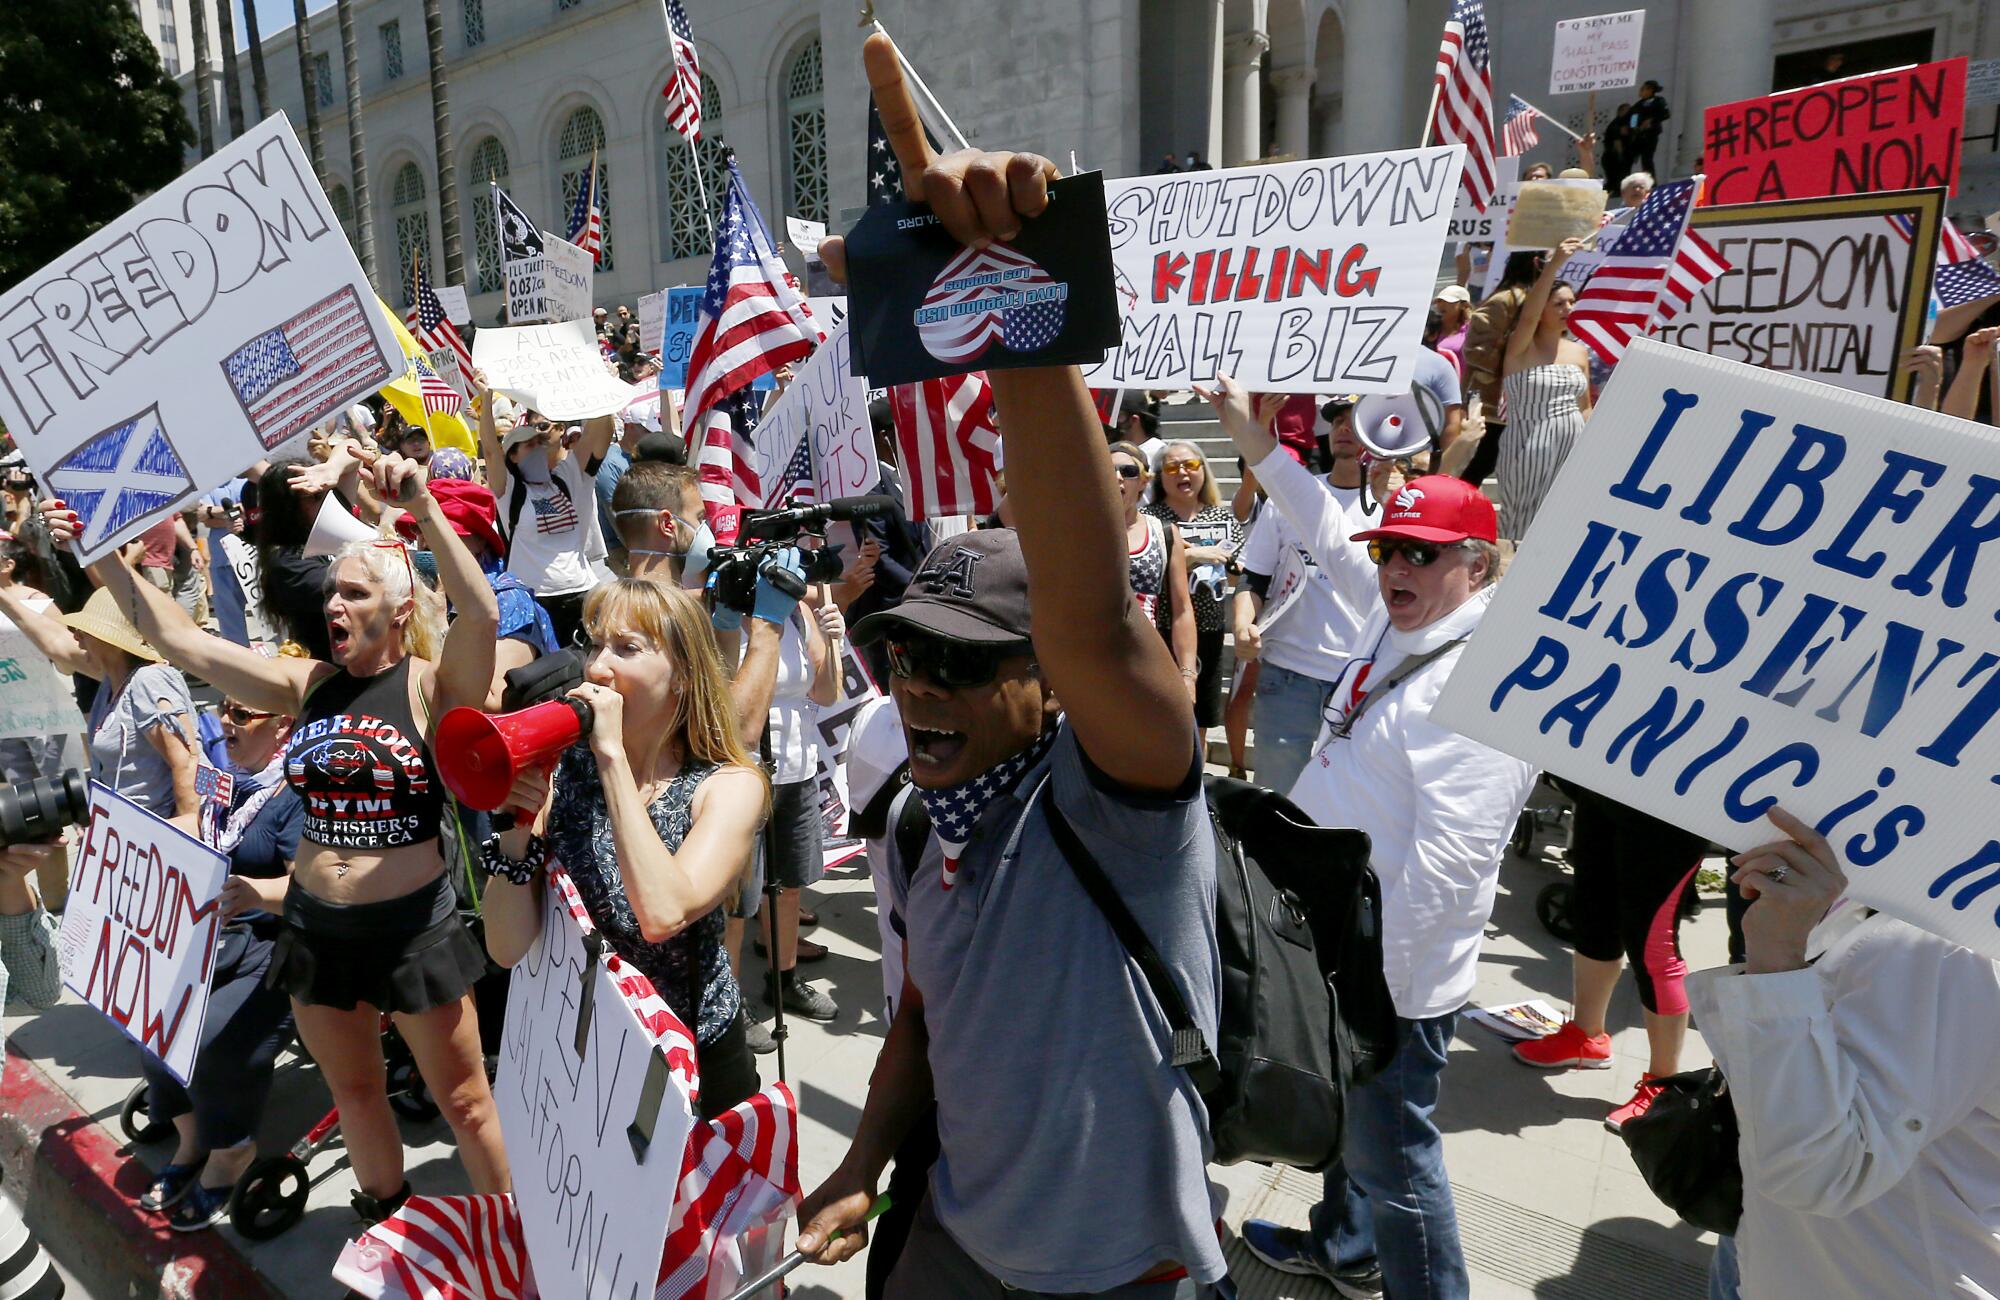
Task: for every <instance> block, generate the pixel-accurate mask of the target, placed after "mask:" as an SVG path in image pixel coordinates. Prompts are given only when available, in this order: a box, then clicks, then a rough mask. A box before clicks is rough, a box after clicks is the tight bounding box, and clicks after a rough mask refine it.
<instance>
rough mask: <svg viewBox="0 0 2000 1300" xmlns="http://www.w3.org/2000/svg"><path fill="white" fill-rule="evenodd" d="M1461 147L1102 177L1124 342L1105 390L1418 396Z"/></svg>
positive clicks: (1106, 364) (1096, 371) (1099, 384)
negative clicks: (1228, 381)
mask: <svg viewBox="0 0 2000 1300" xmlns="http://www.w3.org/2000/svg"><path fill="white" fill-rule="evenodd" d="M1464 164H1465V149H1464V146H1462V145H1450V146H1443V147H1436V148H1428V149H1404V150H1399V151H1396V152H1391V153H1375V154H1355V155H1352V156H1349V157H1346V158H1328V159H1320V160H1317V161H1312V162H1294V163H1279V164H1276V165H1274V166H1269V167H1240V168H1232V169H1230V170H1228V171H1206V172H1181V173H1176V174H1171V175H1165V176H1138V177H1132V178H1129V179H1126V180H1116V181H1106V182H1105V183H1104V197H1105V211H1106V216H1107V219H1108V220H1109V222H1110V225H1111V256H1112V264H1113V272H1114V278H1115V281H1116V285H1117V290H1118V306H1119V311H1120V313H1121V320H1122V335H1123V337H1122V339H1121V340H1120V342H1119V345H1118V346H1117V347H1116V348H1113V349H1112V350H1111V351H1110V352H1108V353H1106V354H1105V358H1104V361H1103V362H1102V363H1101V364H1099V365H1096V366H1090V367H1086V368H1085V370H1084V377H1085V378H1086V380H1087V381H1088V382H1089V383H1090V385H1091V387H1093V388H1153V389H1162V388H1165V389H1172V388H1189V387H1191V386H1193V385H1195V384H1208V383H1212V382H1214V380H1215V376H1216V375H1218V374H1227V375H1235V376H1236V377H1237V378H1238V379H1240V380H1242V381H1243V383H1244V385H1245V386H1247V387H1248V388H1250V389H1251V390H1252V391H1253V392H1273V393H1315V392H1317V393H1326V392H1343V393H1407V392H1408V391H1410V382H1411V377H1412V375H1413V374H1414V373H1415V370H1416V352H1417V349H1418V348H1419V347H1420V346H1421V344H1422V341H1423V327H1424V314H1425V313H1426V312H1427V311H1429V310H1430V304H1431V294H1432V292H1433V291H1434V290H1435V289H1436V287H1437V266H1438V257H1439V254H1440V253H1441V251H1442V250H1443V247H1444V240H1445V235H1446V232H1447V230H1448V228H1449V226H1450V224H1451V214H1452V205H1453V201H1454V199H1455V196H1456V195H1457V193H1458V179H1459V172H1460V171H1461V170H1462V169H1463V167H1464Z"/></svg>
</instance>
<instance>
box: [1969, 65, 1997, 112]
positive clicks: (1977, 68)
mask: <svg viewBox="0 0 2000 1300" xmlns="http://www.w3.org/2000/svg"><path fill="white" fill-rule="evenodd" d="M1965 102H1966V103H1968V104H2000V59H1979V60H1977V61H1976V62H1973V63H1969V64H1967V65H1966V67H1965Z"/></svg>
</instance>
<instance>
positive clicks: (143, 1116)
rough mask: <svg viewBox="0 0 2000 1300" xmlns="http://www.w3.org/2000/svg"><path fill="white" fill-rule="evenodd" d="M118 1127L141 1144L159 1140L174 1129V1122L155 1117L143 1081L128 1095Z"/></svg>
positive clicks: (149, 1096) (120, 1114)
mask: <svg viewBox="0 0 2000 1300" xmlns="http://www.w3.org/2000/svg"><path fill="white" fill-rule="evenodd" d="M118 1127H119V1128H120V1129H122V1130H123V1131H124V1133H125V1136H126V1137H128V1138H131V1139H132V1140H133V1141H134V1142H137V1143H139V1144H141V1145H145V1144H146V1143H150V1142H158V1141H159V1140H160V1139H161V1138H163V1137H166V1136H167V1135H168V1134H169V1133H172V1132H173V1131H174V1126H173V1125H172V1124H170V1123H168V1122H166V1121H165V1120H156V1119H154V1118H153V1111H152V1104H151V1095H150V1093H149V1092H148V1090H147V1088H146V1085H145V1084H143V1083H142V1084H140V1085H139V1086H138V1087H136V1088H134V1089H132V1091H131V1093H130V1094H128V1095H127V1096H126V1098H125V1108H124V1109H123V1110H121V1111H119V1112H118Z"/></svg>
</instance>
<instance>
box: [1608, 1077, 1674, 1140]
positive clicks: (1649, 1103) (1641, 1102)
mask: <svg viewBox="0 0 2000 1300" xmlns="http://www.w3.org/2000/svg"><path fill="white" fill-rule="evenodd" d="M1656 1077H1657V1076H1656V1075H1653V1074H1642V1075H1640V1076H1639V1086H1638V1087H1637V1088H1635V1089H1633V1091H1632V1100H1630V1101H1628V1102H1626V1103H1625V1104H1624V1105H1623V1106H1620V1107H1619V1108H1618V1109H1617V1110H1614V1111H1612V1112H1611V1113H1610V1114H1609V1115H1606V1116H1605V1117H1604V1127H1606V1128H1608V1129H1610V1130H1611V1131H1612V1132H1613V1133H1616V1132H1618V1131H1619V1130H1620V1129H1622V1128H1624V1127H1625V1121H1626V1120H1628V1119H1637V1118H1639V1117H1640V1116H1641V1115H1643V1114H1645V1113H1646V1112H1647V1111H1649V1110H1651V1109H1652V1108H1653V1099H1654V1098H1655V1097H1658V1096H1659V1095H1660V1094H1661V1093H1663V1092H1665V1091H1666V1089H1665V1088H1662V1087H1661V1086H1660V1085H1659V1084H1657V1083H1655V1082H1654V1079H1655V1078H1656Z"/></svg>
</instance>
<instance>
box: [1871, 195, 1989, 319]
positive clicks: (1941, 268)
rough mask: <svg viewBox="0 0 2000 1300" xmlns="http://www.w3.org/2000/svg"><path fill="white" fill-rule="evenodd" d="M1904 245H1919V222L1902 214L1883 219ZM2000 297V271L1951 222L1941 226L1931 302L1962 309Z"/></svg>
mask: <svg viewBox="0 0 2000 1300" xmlns="http://www.w3.org/2000/svg"><path fill="white" fill-rule="evenodd" d="M1882 219H1883V220H1884V221H1886V222H1888V223H1889V228H1890V229H1891V230H1893V231H1895V232H1896V235H1897V237H1898V238H1900V239H1901V240H1902V241H1903V242H1904V243H1906V244H1910V243H1914V242H1916V237H1917V219H1916V217H1915V216H1913V215H1912V214H1910V213H1907V212H1898V213H1896V214H1894V215H1893V216H1887V217H1884V218H1882ZM1995 294H2000V271H1996V270H1994V269H1993V268H1992V267H1991V266H1989V265H1988V264H1987V263H1986V262H1984V261H1982V260H1981V259H1980V256H1979V250H1978V249H1977V248H1975V247H1974V246H1973V244H1972V241H1971V240H1969V239H1967V238H1966V237H1965V236H1964V235H1962V234H1960V233H1959V230H1958V227H1957V226H1954V225H1952V224H1951V222H1950V221H1942V222H1940V223H1939V226H1938V252H1937V272H1936V274H1935V276H1934V277H1933V278H1932V280H1931V299H1932V302H1933V303H1934V304H1935V306H1936V307H1938V308H1940V309H1942V308H1945V307H1962V306H1964V305H1965V304H1966V303H1968V302H1976V301H1978V300H1979V299H1981V298H1990V297H1992V296H1994V295H1995Z"/></svg>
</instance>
